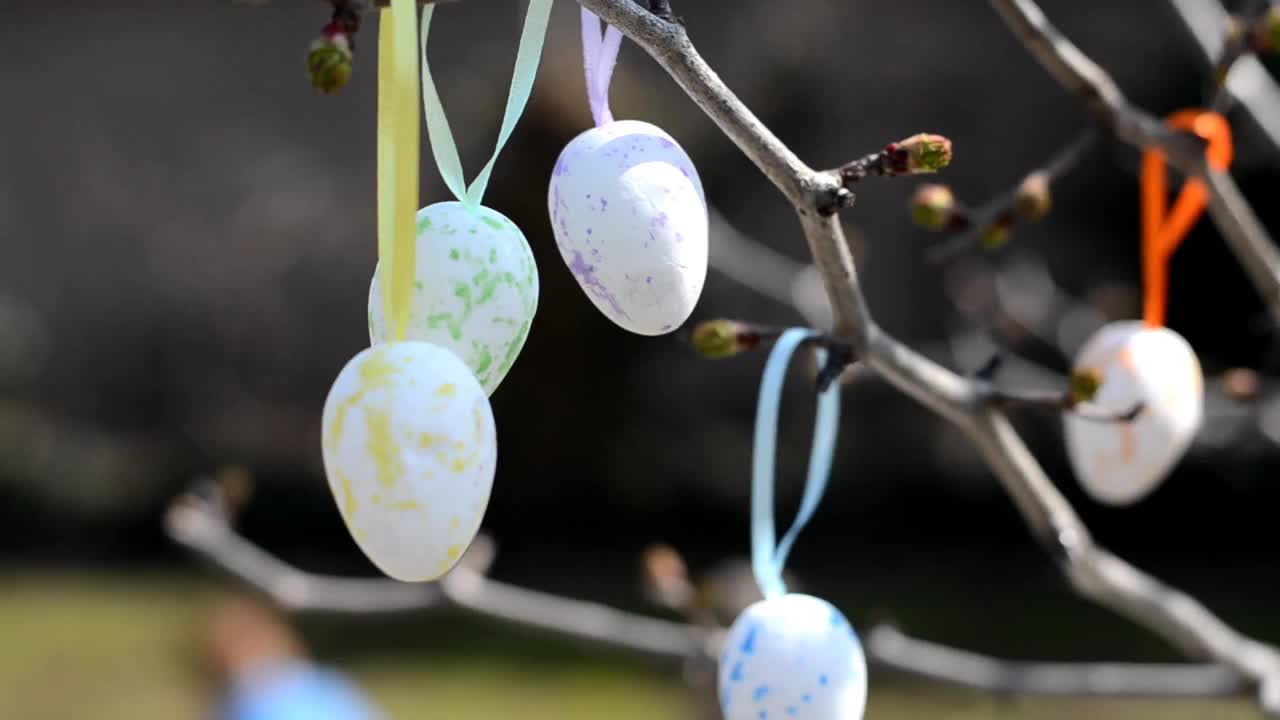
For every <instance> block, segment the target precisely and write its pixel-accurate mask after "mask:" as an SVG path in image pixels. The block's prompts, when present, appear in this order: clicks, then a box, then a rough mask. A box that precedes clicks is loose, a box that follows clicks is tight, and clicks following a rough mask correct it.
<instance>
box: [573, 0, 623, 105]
mask: <svg viewBox="0 0 1280 720" xmlns="http://www.w3.org/2000/svg"><path fill="white" fill-rule="evenodd" d="M621 48H622V32H621V31H620V30H618V28H616V27H614V26H612V25H607V26H606V29H605V31H604V35H603V36H601V34H600V18H598V17H596V16H595V14H594V13H592V12H591V11H590V10H588V9H586V8H582V69H583V72H584V74H585V75H586V80H587V102H589V103H590V104H591V117H592V118H593V119H595V122H596V127H599V126H601V125H607V124H609V123H611V122H613V113H612V112H611V111H610V110H609V82H610V81H611V80H612V79H613V68H614V67H615V66H616V65H617V64H618V51H619V50H620V49H621Z"/></svg>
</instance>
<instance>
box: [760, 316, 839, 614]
mask: <svg viewBox="0 0 1280 720" xmlns="http://www.w3.org/2000/svg"><path fill="white" fill-rule="evenodd" d="M813 336H814V333H813V331H812V330H807V329H803V328H792V329H790V330H787V331H786V332H784V333H782V336H781V337H779V338H778V341H777V342H776V343H774V346H773V350H772V351H770V353H769V360H768V361H767V362H766V363H765V366H764V375H763V377H762V378H761V380H760V400H759V404H758V406H757V408H756V431H755V445H754V448H753V451H752V458H751V569H752V571H753V572H754V573H755V576H756V583H758V584H759V585H760V592H762V593H763V594H764V596H765V597H766V598H772V597H777V596H779V595H783V594H785V593H786V592H787V586H786V584H785V583H783V581H782V569H783V567H784V566H785V565H786V562H787V555H788V554H789V553H790V552H791V546H792V545H794V544H795V541H796V537H797V536H798V535H799V534H800V531H801V530H803V529H804V526H805V525H806V524H808V522H809V519H810V518H811V517H813V513H814V511H815V510H817V509H818V503H819V502H821V500H822V494H823V492H824V491H825V490H826V488H827V478H828V476H830V474H831V460H832V457H833V456H834V454H835V448H836V433H837V430H838V429H839V425H840V381H839V380H838V379H837V380H835V381H833V382H832V383H831V385H830V386H828V387H827V389H826V390H824V391H823V392H822V394H820V395H819V396H818V410H817V418H816V420H815V424H814V429H813V446H812V448H811V449H810V452H809V474H808V477H807V478H806V479H805V485H804V497H803V498H802V499H801V501H800V509H799V511H798V512H797V513H796V519H795V520H794V521H793V522H792V524H791V528H790V529H788V530H787V533H786V535H784V536H783V538H782V542H780V543H777V545H776V546H775V544H774V543H775V541H776V537H777V536H776V532H775V530H774V520H773V484H774V456H775V454H776V453H777V444H778V442H777V441H778V411H779V408H780V406H781V404H782V385H783V381H784V380H785V379H786V375H787V365H788V363H789V362H790V361H791V356H792V355H793V354H794V353H795V351H796V348H797V347H799V346H800V344H801V343H803V342H804V341H806V340H808V339H810V338H812V337H813ZM815 355H816V356H817V360H818V367H822V365H823V364H824V363H825V362H826V355H827V354H826V351H824V350H821V349H818V350H817V351H816V352H815Z"/></svg>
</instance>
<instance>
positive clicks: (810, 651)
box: [719, 593, 867, 720]
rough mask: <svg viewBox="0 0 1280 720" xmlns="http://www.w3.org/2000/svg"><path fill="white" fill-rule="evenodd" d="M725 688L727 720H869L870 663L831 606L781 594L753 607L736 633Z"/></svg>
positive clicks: (727, 656)
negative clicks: (866, 717) (864, 717)
mask: <svg viewBox="0 0 1280 720" xmlns="http://www.w3.org/2000/svg"><path fill="white" fill-rule="evenodd" d="M719 688H720V709H721V711H722V712H723V713H724V717H725V720H760V718H778V719H784V718H799V719H800V720H861V718H862V714H863V711H864V710H865V708H866V703H867V661H866V657H865V656H864V655H863V652H862V645H861V643H859V642H858V638H857V636H856V635H854V633H853V628H852V627H850V625H849V622H848V621H847V620H846V619H845V617H844V615H842V614H840V611H839V610H837V609H836V608H835V607H833V606H832V605H831V604H830V603H828V602H827V601H825V600H820V599H818V598H816V597H813V596H811V595H802V594H796V593H792V594H786V595H780V596H778V597H774V598H771V599H768V600H761V601H759V602H757V603H755V604H754V605H751V606H750V607H748V608H747V609H746V610H744V611H743V612H742V614H741V615H740V616H738V619H737V620H736V621H734V623H733V627H731V628H729V634H728V635H727V636H726V638H725V646H724V651H723V652H722V654H721V656H720V672H719Z"/></svg>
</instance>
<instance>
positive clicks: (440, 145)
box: [422, 0, 552, 207]
mask: <svg viewBox="0 0 1280 720" xmlns="http://www.w3.org/2000/svg"><path fill="white" fill-rule="evenodd" d="M551 3H552V0H529V12H528V14H526V15H525V19H524V30H523V32H521V34H520V49H519V50H518V51H517V52H516V67H515V71H514V72H513V73H512V76H511V92H510V94H509V95H507V109H506V113H505V114H504V115H503V117H502V129H501V130H499V131H498V145H497V147H495V148H494V150H493V155H491V156H490V157H489V162H487V163H485V166H484V168H483V169H482V170H481V171H480V174H479V175H477V176H476V179H475V180H473V181H472V182H471V185H470V186H467V181H466V177H465V176H464V175H463V174H462V160H461V159H460V158H459V156H458V145H457V143H455V142H454V140H453V132H452V131H451V130H450V129H449V120H448V118H446V117H445V114H444V106H443V105H441V103H440V94H439V93H438V92H436V84H435V81H434V80H432V78H431V68H430V66H428V65H427V30H428V28H429V27H430V26H431V16H432V15H434V14H435V9H436V8H435V5H434V4H430V5H427V6H426V7H424V8H423V10H422V107H423V110H424V111H425V113H426V116H427V137H428V138H429V139H430V141H431V154H432V155H433V156H434V157H435V160H436V167H438V168H439V169H440V177H441V178H442V179H443V180H444V184H445V185H446V186H447V187H448V188H449V190H450V191H451V192H453V194H454V196H455V197H457V198H458V200H459V201H461V202H462V203H463V204H464V205H467V206H468V207H478V206H479V205H480V201H481V200H482V199H483V198H484V191H485V189H486V188H487V187H488V186H489V176H490V175H492V174H493V166H494V163H496V162H497V160H498V153H500V152H502V148H503V147H504V146H506V144H507V140H509V139H511V133H512V132H513V131H514V130H515V129H516V123H517V122H518V121H519V120H520V115H521V114H522V113H523V112H524V108H525V105H527V104H528V102H529V95H530V94H532V93H533V79H534V76H536V75H537V74H538V62H539V61H540V60H541V59H542V45H543V42H544V41H545V40H546V35H547V24H548V23H549V21H550V19H551Z"/></svg>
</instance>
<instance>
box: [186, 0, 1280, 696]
mask: <svg viewBox="0 0 1280 720" xmlns="http://www.w3.org/2000/svg"><path fill="white" fill-rule="evenodd" d="M991 2H992V4H993V5H994V6H995V7H996V9H998V10H999V11H1000V13H1001V14H1002V16H1003V17H1004V18H1005V20H1006V22H1007V23H1008V24H1009V26H1010V27H1011V28H1012V29H1013V30H1014V31H1015V33H1016V34H1017V35H1018V37H1019V39H1021V40H1022V42H1023V43H1024V44H1025V45H1026V46H1027V47H1028V49H1030V50H1031V51H1032V53H1033V54H1035V56H1036V57H1037V58H1038V59H1039V60H1040V62H1041V63H1042V64H1043V65H1044V66H1045V67H1046V68H1047V69H1048V70H1049V71H1050V72H1051V73H1052V74H1053V75H1054V76H1055V77H1056V78H1057V79H1058V80H1059V82H1061V83H1062V84H1063V85H1064V86H1066V87H1067V88H1069V89H1070V90H1072V91H1073V92H1075V93H1076V94H1078V95H1079V96H1080V97H1082V98H1083V99H1084V100H1085V101H1086V103H1087V105H1088V106H1089V108H1090V110H1091V111H1092V112H1093V113H1094V114H1095V115H1096V116H1097V117H1098V118H1099V119H1100V120H1101V121H1102V122H1103V124H1104V125H1105V126H1106V127H1108V128H1110V129H1111V130H1112V132H1114V133H1115V134H1116V135H1117V136H1118V137H1120V138H1121V139H1123V140H1125V141H1127V142H1129V143H1131V144H1134V145H1136V146H1138V147H1140V148H1145V147H1148V146H1151V145H1156V146H1159V147H1161V148H1162V149H1164V150H1165V152H1166V153H1167V154H1168V156H1169V158H1170V162H1171V164H1172V165H1174V166H1175V167H1177V168H1179V169H1180V170H1182V171H1183V172H1184V173H1185V174H1187V175H1190V176H1196V177H1204V178H1206V179H1207V180H1208V181H1209V182H1208V185H1209V188H1210V193H1211V202H1210V212H1211V213H1212V215H1213V217H1214V220H1215V222H1216V223H1217V224H1218V227H1219V228H1220V229H1221V230H1222V232H1223V234H1224V235H1226V236H1227V239H1228V241H1229V243H1230V244H1231V247H1232V249H1233V250H1234V251H1235V252H1236V253H1237V254H1238V255H1239V256H1240V258H1241V260H1242V261H1243V262H1244V263H1245V265H1246V267H1248V268H1249V269H1250V277H1251V278H1252V279H1253V281H1254V282H1255V284H1257V285H1258V287H1259V290H1260V291H1261V293H1262V295H1263V297H1264V299H1265V301H1266V303H1267V305H1268V307H1269V308H1270V309H1271V310H1272V311H1273V312H1275V313H1277V314H1278V315H1280V253H1277V252H1276V250H1275V248H1274V247H1273V246H1272V245H1271V240H1270V237H1269V236H1268V235H1267V232H1266V230H1265V228H1263V227H1262V225H1261V224H1260V223H1259V222H1258V219H1257V217H1256V216H1254V215H1253V213H1252V210H1251V209H1250V208H1249V207H1248V205H1247V203H1245V202H1244V201H1243V198H1242V197H1240V194H1239V192H1238V190H1237V189H1236V188H1235V185H1234V184H1233V182H1232V180H1231V178H1230V176H1228V175H1226V174H1220V173H1210V172H1208V170H1207V168H1206V166H1205V161H1204V158H1203V152H1202V150H1203V148H1202V146H1201V145H1200V143H1199V142H1198V141H1196V140H1193V139H1192V138H1190V137H1189V136H1185V135H1179V134H1174V133H1172V132H1170V131H1169V130H1167V129H1166V128H1165V126H1164V124H1163V123H1161V122H1160V121H1159V120H1157V119H1155V118H1153V117H1151V116H1149V115H1147V114H1145V113H1143V112H1141V111H1140V110H1138V109H1136V108H1133V107H1131V106H1130V105H1129V104H1128V102H1127V100H1126V99H1125V98H1124V96H1123V94H1122V93H1121V92H1120V90H1119V89H1118V87H1116V85H1115V83H1114V82H1113V81H1112V80H1111V78H1110V77H1108V76H1107V75H1106V73H1105V72H1103V71H1102V70H1101V68H1099V67H1098V66H1097V65H1096V64H1094V63H1093V62H1092V61H1091V60H1089V59H1088V58H1087V57H1086V56H1085V55H1084V54H1083V53H1081V52H1080V51H1079V50H1078V49H1077V48H1076V47H1075V46H1073V45H1072V44H1071V43H1070V42H1069V41H1067V40H1066V38H1065V37H1063V36H1062V35H1061V33H1059V32H1058V31H1057V30H1056V29H1055V28H1054V27H1053V26H1052V25H1051V24H1049V22H1048V20H1047V19H1046V18H1045V16H1044V14H1043V13H1042V12H1041V11H1040V9H1039V8H1038V7H1037V6H1036V5H1035V4H1034V3H1033V2H1031V1H1030V0H991ZM579 3H580V4H581V5H582V6H583V7H586V8H587V9H589V10H591V11H592V12H594V13H595V14H596V15H598V16H600V17H601V18H603V19H604V20H605V21H607V22H609V23H610V24H612V25H614V26H615V27H617V28H618V29H619V30H621V31H622V32H623V33H624V34H625V35H626V36H627V37H629V38H630V39H631V40H632V41H634V42H635V43H636V44H637V45H639V46H640V47H641V48H643V49H644V50H645V51H646V52H648V53H649V55H651V56H652V57H653V58H654V59H655V60H656V61H657V62H658V63H659V64H660V65H661V66H662V67H663V68H664V69H665V70H666V71H667V72H668V73H669V74H670V75H671V76H672V78H673V79H674V80H675V81H676V82H677V84H679V85H680V87H681V88H682V89H683V90H684V91H685V92H686V93H687V94H688V95H689V97H690V98H692V99H693V101H694V102H695V103H697V104H698V106H699V107H701V108H702V109H703V111H704V112H705V113H706V114H707V115H708V116H709V117H710V118H711V119H712V120H713V121H714V122H715V123H716V125H717V126H718V127H719V128H720V129H721V130H722V131H723V132H724V133H725V135H726V136H728V137H729V138H730V139H731V140H732V141H733V142H734V143H735V144H736V145H737V146H738V148H739V149H740V150H741V151H742V152H743V153H744V154H745V155H746V156H747V157H748V158H749V159H750V160H751V161H752V162H753V163H755V165H756V166H757V167H758V168H759V169H760V170H761V172H763V173H764V174H765V176H766V177H768V178H769V180H770V181H772V182H773V183H774V185H775V186H777V188H778V189H779V191H780V192H781V193H782V194H783V195H784V196H785V197H786V198H787V199H788V201H790V203H791V204H792V206H793V207H794V209H795V212H796V214H797V216H798V217H799V220H800V225H801V227H802V229H803V231H804V234H805V237H806V239H807V242H808V246H809V249H810V252H811V253H812V255H813V257H814V261H815V266H816V268H817V270H818V272H819V274H820V275H821V277H822V282H823V287H824V288H825V290H826V293H827V295H828V298H829V299H830V301H831V309H832V312H833V318H834V323H833V324H834V330H833V333H832V336H833V338H834V339H835V340H837V341H840V342H844V343H846V344H847V345H848V346H849V347H850V348H851V349H852V351H853V353H854V354H855V355H856V356H857V358H858V359H859V360H861V361H862V362H863V363H865V365H866V366H868V367H870V368H872V369H874V370H875V371H876V372H878V373H879V374H880V375H881V376H883V377H884V378H886V379H887V380H888V381H889V382H890V383H892V384H893V385H894V386H896V387H897V388H899V389H900V390H901V391H903V392H905V393H906V394H908V395H910V396H911V397H913V398H915V399H916V400H918V401H919V402H921V403H923V404H924V405H926V406H927V407H929V408H931V409H932V410H933V411H935V412H936V413H938V414H939V415H941V416H943V417H945V418H947V419H948V420H950V421H951V422H953V423H954V424H955V425H956V426H957V427H959V428H960V429H961V430H962V431H963V432H964V433H966V434H967V435H968V437H969V438H970V440H971V441H972V442H973V443H974V445H975V446H976V447H977V449H978V450H979V452H980V454H981V455H982V457H983V458H984V459H985V461H986V462H987V464H988V465H989V466H990V467H991V468H992V470H993V471H994V473H995V475H996V476H997V478H998V479H999V480H1000V482H1001V483H1002V485H1003V487H1004V489H1005V491H1006V492H1007V493H1008V494H1009V495H1010V497H1011V498H1012V500H1013V502H1014V504H1015V506H1016V507H1017V509H1018V511H1019V512H1020V513H1021V514H1022V516H1023V518H1024V520H1025V521H1026V522H1027V524H1028V525H1029V527H1030V528H1031V531H1032V533H1033V535H1034V537H1035V538H1036V539H1037V540H1038V541H1039V542H1040V543H1041V544H1042V545H1043V546H1044V547H1045V548H1047V549H1048V550H1049V552H1050V553H1051V554H1052V556H1053V557H1054V558H1055V560H1056V561H1057V562H1058V564H1059V566H1060V568H1061V570H1062V572H1063V573H1064V575H1065V576H1066V577H1067V579H1068V580H1069V581H1070V583H1071V585H1072V587H1073V588H1074V589H1075V591H1076V592H1077V593H1079V594H1080V595H1082V596H1083V597H1086V598H1089V599H1091V600H1093V601H1094V602H1097V603H1099V604H1101V605H1103V606H1105V607H1108V608H1110V609H1112V610H1113V611H1115V612H1117V613H1119V614H1121V615H1123V616H1125V617H1127V618H1129V619H1131V620H1132V621H1134V622H1135V623H1137V624H1139V625H1141V626H1143V627H1145V628H1147V629H1149V630H1151V631H1153V632H1155V633H1157V634H1158V635H1160V636H1162V637H1163V638H1165V639H1166V640H1167V641H1169V642H1170V643H1172V644H1173V645H1175V646H1177V647H1179V648H1180V649H1182V650H1183V651H1184V652H1186V653H1187V654H1189V655H1192V656H1194V657H1204V658H1209V659H1211V660H1214V661H1216V662H1219V663H1221V664H1222V665H1223V666H1225V667H1227V668H1230V670H1231V671H1232V672H1234V673H1236V674H1238V675H1239V676H1241V677H1242V678H1243V679H1245V680H1246V681H1247V682H1248V683H1249V684H1251V685H1253V686H1256V687H1258V688H1260V690H1261V692H1260V700H1261V704H1262V706H1263V708H1264V709H1266V710H1267V711H1268V712H1270V713H1273V714H1277V715H1280V653H1277V651H1276V650H1275V649H1274V648H1272V647H1271V646H1268V645H1265V644H1262V643H1260V642H1257V641H1254V640H1251V639H1249V638H1246V637H1244V636H1242V635H1240V634H1239V633H1237V632H1236V631H1234V630H1233V629H1231V628H1230V627H1228V626H1227V625H1226V624H1224V623H1223V622H1222V621H1221V620H1219V619H1218V618H1217V617H1216V616H1214V615H1213V614H1212V613H1211V612H1210V611H1209V610H1207V609H1206V608H1205V607H1204V606H1203V605H1201V604H1200V603H1198V602H1197V601H1196V600H1195V599H1193V598H1192V597H1190V596H1189V595H1186V594H1185V593H1182V592H1180V591H1178V590H1175V589H1173V588H1170V587H1168V586H1165V585H1163V584H1161V583H1160V582H1159V581H1157V580H1155V579H1154V578H1152V577H1150V576H1148V575H1146V574H1144V573H1142V572H1141V571H1139V570H1137V569H1136V568H1134V567H1132V566H1130V565H1128V564H1127V563H1125V562H1124V561H1122V560H1121V559H1119V558H1118V557H1116V556H1114V555H1112V554H1111V553H1109V552H1107V551H1106V550H1104V549H1102V548H1100V547H1098V546H1097V545H1096V544H1095V543H1094V542H1093V540H1092V538H1091V537H1090V535H1089V532H1088V530H1087V528H1085V526H1084V525H1083V523H1082V522H1081V521H1080V519H1079V517H1078V516H1077V515H1076V513H1075V511H1074V510H1073V509H1072V508H1071V506H1070V504H1069V503H1068V502H1067V501H1066V499H1065V498H1064V497H1063V496H1062V495H1061V493H1059V492H1058V490H1057V489H1056V488H1055V487H1054V485H1053V483H1052V482H1051V481H1050V480H1049V478H1048V477H1047V476H1046V475H1045V473H1044V471H1043V470H1042V469H1041V467H1040V465H1039V464H1038V463H1037V462H1036V460H1035V458H1034V457H1033V456H1032V454H1031V453H1030V451H1029V450H1028V449H1027V447H1026V446H1025V445H1024V444H1023V442H1022V440H1021V439H1020V438H1019V437H1018V435H1017V433H1016V432H1015V431H1014V429H1013V427H1012V426H1011V425H1010V423H1009V421H1008V419H1007V418H1006V416H1005V415H1004V414H1003V412H1002V411H1001V410H1000V409H999V408H998V407H995V406H994V405H993V403H992V402H991V401H990V400H991V399H990V397H988V395H987V394H985V393H983V392H981V388H980V386H979V385H977V384H976V383H975V382H973V381H971V380H969V379H966V378H963V377H961V376H959V375H957V374H956V373H954V372H952V371H950V370H948V369H946V368H944V367H942V366H941V365H939V364H937V363H935V362H933V361H931V360H929V359H928V358H926V357H924V356H923V355H921V354H919V353H917V352H916V351H914V350H912V349H911V348H909V347H907V346H906V345H904V344H902V343H901V342H899V341H898V340H896V339H895V338H894V337H892V336H891V335H889V334H888V333H886V332H884V331H883V330H881V329H880V328H879V327H878V326H877V325H876V323H875V322H874V320H873V318H872V316H871V313H870V311H869V309H868V307H867V304H866V301H865V298H864V296H863V293H862V290H861V287H860V284H859V280H858V275H857V270H856V267H855V265H854V262H853V258H852V255H851V253H850V249H849V247H848V243H847V242H846V239H845V235H844V230H843V227H842V225H841V222H840V219H839V216H838V215H836V214H834V213H831V212H830V210H831V209H832V208H836V207H840V206H841V205H844V204H847V203H845V202H844V200H845V198H844V196H843V194H844V193H847V192H848V190H847V188H845V187H844V186H843V183H842V178H841V176H840V175H839V174H837V173H833V172H820V171H815V170H813V169H812V168H811V167H809V166H808V165H806V164H805V163H804V162H802V161H801V160H800V159H799V158H798V157H796V155H795V154H794V153H793V152H792V151H791V150H790V149H789V148H788V147H787V146H786V145H785V144H783V143H782V141H781V140H779V139H778V138H777V137H776V136H775V135H774V134H773V133H772V132H770V131H769V129H768V128H766V127H765V126H764V125H763V123H761V122H760V120H759V119H758V118H756V117H755V115H753V114H752V113H751V112H750V110H749V109H748V108H747V107H746V106H745V105H744V104H743V103H742V102H741V101H740V100H739V99H738V98H737V97H736V96H735V95H734V94H733V92H732V91H730V90H729V88H728V87H726V86H725V84H724V83H723V81H721V79H720V78H719V77H718V76H717V75H716V74H715V73H714V72H713V71H712V70H711V68H710V67H708V65H707V64H706V63H705V62H704V61H703V59H702V58H701V57H700V56H699V55H698V53H697V52H696V50H695V49H694V47H693V44H692V43H691V42H690V40H689V38H688V36H687V35H686V33H685V30H684V28H683V27H682V26H681V25H680V24H678V23H676V22H672V21H670V20H667V19H664V18H662V17H658V16H656V15H654V14H653V13H651V12H649V11H647V10H646V9H644V8H643V7H641V6H640V5H638V4H637V3H636V2H634V1H633V0H579ZM186 537H187V538H188V539H190V538H191V537H192V536H190V535H188V536H186ZM196 537H199V536H198V535H197V536H196ZM204 537H206V539H208V538H210V537H212V538H215V539H216V538H218V537H221V538H223V539H224V540H225V538H226V535H225V534H224V535H221V536H219V535H218V534H216V533H215V534H213V535H212V536H209V535H206V536H204ZM258 560H259V561H260V562H258V563H257V565H258V566H263V565H264V563H263V562H261V561H262V558H261V557H259V558H258ZM224 564H226V565H227V567H228V568H235V567H240V566H234V565H232V564H231V563H229V562H228V563H224ZM277 569H278V568H277ZM246 570H247V568H244V567H240V571H241V573H242V574H243V573H244V572H245V571H246ZM448 577H449V578H450V579H448V580H446V581H445V582H442V583H440V584H439V586H438V587H439V589H440V591H441V597H442V598H447V599H448V600H449V602H451V603H453V604H455V605H457V606H459V607H465V608H468V609H471V610H473V611H475V612H479V613H481V614H484V615H486V616H489V617H496V618H500V619H506V620H510V621H513V622H521V623H524V624H529V625H532V626H535V627H542V628H545V629H549V630H555V631H557V632H563V633H567V634H570V635H573V636H575V637H582V638H584V639H592V640H599V641H602V642H606V643H610V644H617V645H626V646H639V647H641V649H643V650H645V651H647V652H652V653H653V654H671V653H680V652H688V651H689V648H696V647H697V646H698V644H699V642H698V641H697V640H696V639H695V638H693V637H691V636H690V635H688V634H687V633H686V631H685V630H684V629H683V628H682V627H681V626H678V625H676V626H672V625H671V624H661V622H660V621H653V620H649V619H647V618H636V617H634V616H628V615H626V614H621V613H619V612H618V611H616V610H612V609H610V608H604V607H602V606H596V605H591V604H576V605H569V607H571V608H572V609H573V613H572V614H573V617H571V618H561V617H559V616H558V615H556V614H553V613H552V605H551V603H552V602H553V601H554V600H555V599H554V598H551V597H549V596H545V595H542V594H538V593H532V592H531V591H521V590H519V589H516V588H511V587H509V586H504V585H501V584H495V583H494V582H493V581H490V580H487V579H485V578H483V577H482V576H480V575H479V574H478V573H475V572H473V571H468V570H466V569H465V568H463V569H461V571H460V572H457V571H456V572H455V573H453V574H451V575H450V576H448ZM454 578H457V579H454ZM310 579H312V578H307V577H305V576H304V577H303V578H302V580H304V581H306V580H310ZM312 587H315V585H314V583H313V585H312ZM321 587H325V586H321ZM281 596H282V597H286V598H289V597H292V595H290V594H289V593H287V592H285V593H281ZM433 602H434V600H433ZM544 602H545V603H546V605H543V604H542V603H544Z"/></svg>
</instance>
